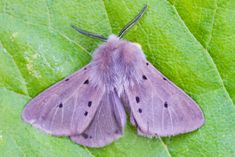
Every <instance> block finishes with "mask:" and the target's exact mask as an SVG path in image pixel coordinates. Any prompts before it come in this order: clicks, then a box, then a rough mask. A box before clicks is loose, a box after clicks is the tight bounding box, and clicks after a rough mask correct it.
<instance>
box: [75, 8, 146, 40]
mask: <svg viewBox="0 0 235 157" xmlns="http://www.w3.org/2000/svg"><path fill="white" fill-rule="evenodd" d="M146 9H147V5H145V6H144V7H143V9H142V10H141V11H140V12H139V14H138V15H137V16H136V17H135V18H134V19H132V20H131V21H130V22H129V23H128V24H127V25H126V26H125V27H124V28H123V29H122V30H121V31H120V32H119V34H118V35H117V36H114V35H110V36H109V38H107V37H104V36H103V35H99V34H95V33H91V32H87V31H85V30H82V29H80V28H77V27H76V26H74V25H71V26H72V28H74V29H75V30H76V31H78V32H79V33H81V34H83V35H86V36H88V37H91V38H95V39H99V40H101V41H104V42H110V40H119V39H121V38H122V37H123V36H124V35H125V34H126V33H127V31H128V30H129V29H130V28H132V27H133V26H134V25H135V24H136V23H137V22H138V20H139V19H140V18H141V17H142V16H143V15H144V13H145V11H146Z"/></svg>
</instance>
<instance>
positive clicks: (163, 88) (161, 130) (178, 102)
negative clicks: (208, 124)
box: [124, 63, 204, 137]
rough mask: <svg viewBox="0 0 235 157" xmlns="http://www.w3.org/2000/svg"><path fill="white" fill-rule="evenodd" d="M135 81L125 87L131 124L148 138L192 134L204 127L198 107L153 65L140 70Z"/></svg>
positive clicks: (130, 81) (131, 80) (142, 67)
mask: <svg viewBox="0 0 235 157" xmlns="http://www.w3.org/2000/svg"><path fill="white" fill-rule="evenodd" d="M136 75H138V76H136V78H137V79H136V78H133V79H130V80H129V81H128V83H126V84H125V85H124V89H125V92H126V94H127V97H128V101H129V106H130V108H131V121H132V124H134V125H136V126H137V127H138V132H139V134H141V135H145V136H150V137H151V136H171V135H177V134H181V133H186V132H191V131H193V130H195V129H197V128H199V127H201V126H202V125H203V123H204V117H203V113H202V111H201V110H200V108H199V107H198V105H197V104H196V103H195V102H194V101H193V100H192V99H191V98H190V97H189V96H188V95H187V94H186V93H184V92H183V91H182V90H181V89H179V88H178V87H177V86H175V85H174V84H173V83H172V82H171V81H169V80H168V79H167V78H166V77H164V76H163V75H162V74H161V73H160V72H159V71H157V70H156V69H155V68H154V67H153V66H152V65H151V64H150V63H147V64H145V63H144V64H143V65H142V66H140V68H139V70H138V71H137V73H136Z"/></svg>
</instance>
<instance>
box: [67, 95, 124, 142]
mask: <svg viewBox="0 0 235 157" xmlns="http://www.w3.org/2000/svg"><path fill="white" fill-rule="evenodd" d="M125 122H126V114H125V110H124V107H123V105H122V104H121V101H120V99H119V98H118V96H117V94H116V92H109V93H107V94H105V95H104V96H103V97H102V100H101V104H100V106H99V108H98V110H97V112H96V114H95V117H94V119H93V120H92V122H91V123H90V125H89V127H88V128H87V129H86V130H85V131H84V132H83V133H82V134H80V135H77V136H71V139H72V140H73V141H74V142H76V143H78V144H82V145H85V146H88V147H102V146H104V145H107V144H109V143H111V142H113V141H114V140H116V139H118V138H120V137H121V136H122V134H123V129H124V126H125Z"/></svg>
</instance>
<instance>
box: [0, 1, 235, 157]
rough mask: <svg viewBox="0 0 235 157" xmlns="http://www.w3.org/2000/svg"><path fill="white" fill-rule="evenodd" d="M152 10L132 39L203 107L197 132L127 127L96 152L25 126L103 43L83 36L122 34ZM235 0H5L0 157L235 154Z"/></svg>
mask: <svg viewBox="0 0 235 157" xmlns="http://www.w3.org/2000/svg"><path fill="white" fill-rule="evenodd" d="M145 4H147V5H148V10H147V12H146V14H145V15H144V16H143V18H142V19H141V20H140V22H139V23H138V24H137V25H136V26H135V27H134V28H133V29H132V30H131V31H130V32H128V34H127V35H126V36H125V37H124V38H125V39H128V40H130V41H133V42H138V43H140V44H141V45H142V48H143V50H144V52H145V54H146V56H147V58H148V60H149V61H150V62H152V63H153V65H154V66H155V67H156V68H158V69H159V70H160V71H161V72H162V73H163V74H164V75H166V76H167V77H168V78H169V79H170V80H172V81H173V82H174V83H175V84H177V85H178V86H179V87H181V88H182V89H183V90H184V91H185V92H186V93H188V94H189V95H190V96H191V97H192V98H193V99H194V100H195V101H196V102H197V103H198V104H199V106H200V107H201V108H202V110H203V112H204V114H205V118H206V123H205V125H204V126H203V127H202V128H201V129H199V130H197V131H195V132H192V133H189V134H184V135H180V136H176V137H167V138H156V139H147V138H144V137H140V136H137V135H136V129H135V128H133V127H131V126H130V125H129V124H128V125H127V127H126V130H125V135H124V137H123V138H121V139H120V140H118V141H116V142H114V143H113V144H111V145H109V146H107V147H104V148H100V149H90V148H86V147H83V146H80V145H77V144H74V143H73V142H71V141H70V140H69V139H68V138H63V137H52V136H48V135H46V134H44V133H43V132H41V131H39V130H37V129H35V128H33V127H31V126H30V125H28V124H25V123H24V122H23V121H22V120H21V111H22V109H23V107H24V106H25V105H26V104H27V102H28V101H29V100H30V99H32V98H33V97H35V96H36V95H37V94H38V93H40V92H41V91H43V90H44V89H46V88H47V87H49V86H50V85H52V84H54V83H55V82H57V81H59V80H61V79H63V78H64V77H66V76H67V75H69V74H71V73H73V72H74V71H76V70H78V69H80V68H81V67H82V66H84V65H86V64H87V63H88V62H89V61H90V60H91V55H92V52H93V51H94V49H95V48H96V47H97V46H98V45H99V44H100V43H101V42H99V41H97V40H94V39H91V38H87V37H85V36H82V35H80V34H78V33H76V32H75V31H74V30H73V29H72V28H71V27H70V25H71V24H74V25H76V26H78V27H80V28H83V29H85V30H89V31H92V32H96V33H99V34H103V35H104V36H108V35H110V34H112V33H113V34H117V33H118V32H119V30H120V29H121V28H122V27H123V26H124V25H125V24H126V23H127V22H129V21H130V20H131V19H132V18H133V17H134V16H135V15H136V14H137V13H138V12H139V11H140V10H141V8H142V7H143V6H144V5H145ZM234 102H235V1H234V0H168V1H167V0H149V1H144V0H139V1H137V0H134V1H124V0H104V1H100V0H68V1H62V0H61V1H59V0H37V1H36V0H34V1H30V0H0V156H1V157H10V156H11V157H32V156H33V157H44V156H47V157H65V156H68V157H88V156H90V157H142V156H143V157H199V156H200V157H201V156H203V157H234V156H235V109H234Z"/></svg>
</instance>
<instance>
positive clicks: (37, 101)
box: [22, 63, 105, 136]
mask: <svg viewBox="0 0 235 157" xmlns="http://www.w3.org/2000/svg"><path fill="white" fill-rule="evenodd" d="M94 67H95V65H93V64H92V63H91V64H89V65H87V66H86V67H85V68H83V69H81V70H79V71H77V72H75V73H74V74H72V75H71V76H69V77H67V78H65V79H64V80H62V81H60V82H58V83H57V84H55V85H53V86H52V87H50V88H48V89H47V90H45V91H44V92H42V93H41V94H39V95H38V96H37V97H35V98H34V99H32V100H31V101H30V102H29V103H28V104H27V106H26V107H25V108H24V110H23V113H22V118H23V120H24V121H26V122H28V123H31V124H32V125H33V126H34V127H37V128H40V129H41V130H43V131H45V132H47V133H49V134H52V135H58V136H62V135H63V136H70V135H74V134H77V133H81V132H83V131H84V130H85V129H86V128H87V127H88V125H89V123H90V122H91V120H92V119H93V117H94V115H95V112H96V110H97V108H98V106H99V104H100V100H101V97H102V96H103V94H104V90H105V89H104V87H103V85H102V83H100V82H98V81H97V80H96V79H95V78H94V77H93V76H92V75H93V73H94Z"/></svg>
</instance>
